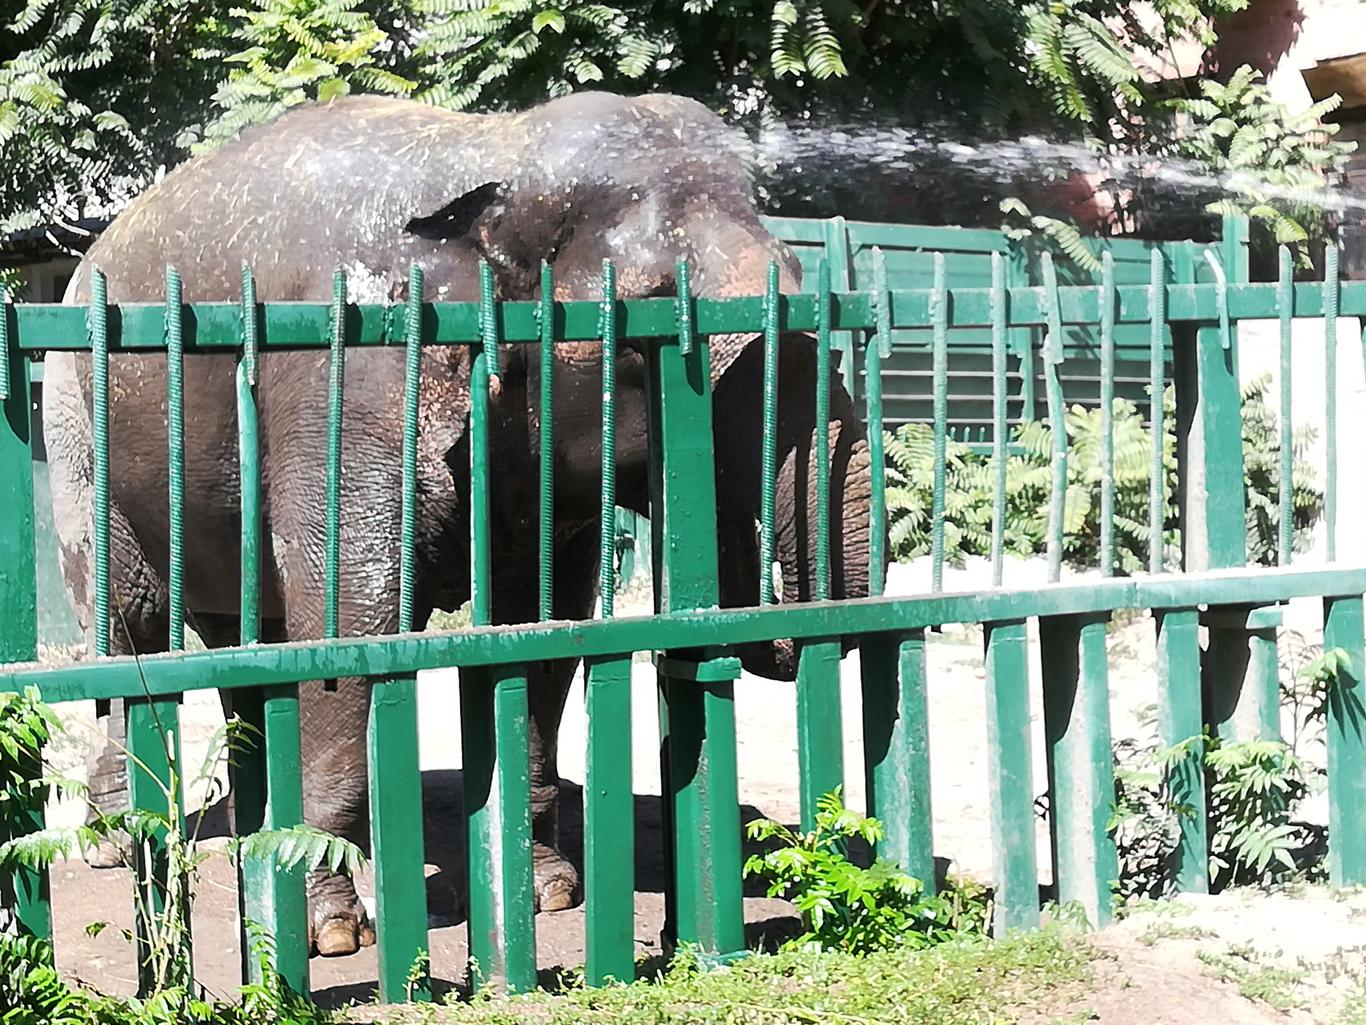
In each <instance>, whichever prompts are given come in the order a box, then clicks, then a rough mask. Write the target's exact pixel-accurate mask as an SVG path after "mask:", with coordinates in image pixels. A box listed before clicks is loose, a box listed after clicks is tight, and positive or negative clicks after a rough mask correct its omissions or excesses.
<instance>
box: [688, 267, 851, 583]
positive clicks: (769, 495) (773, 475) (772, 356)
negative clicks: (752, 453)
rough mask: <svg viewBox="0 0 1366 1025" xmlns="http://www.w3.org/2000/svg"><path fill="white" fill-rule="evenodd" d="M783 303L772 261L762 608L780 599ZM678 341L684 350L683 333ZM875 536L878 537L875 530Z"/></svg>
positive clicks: (766, 331) (761, 518)
mask: <svg viewBox="0 0 1366 1025" xmlns="http://www.w3.org/2000/svg"><path fill="white" fill-rule="evenodd" d="M780 303H781V299H780V298H779V295H778V262H777V261H776V260H770V261H769V263H768V283H767V286H766V289H765V292H764V410H763V418H764V436H763V441H762V445H763V451H762V453H761V464H760V471H759V472H760V476H761V479H760V482H759V602H760V604H762V605H772V604H773V603H774V602H776V601H777V600H778V595H777V592H776V591H775V589H774V587H773V560H774V554H773V553H774V548H775V544H776V541H775V539H776V534H775V532H774V517H775V515H776V507H775V504H774V492H775V491H776V490H777V486H778V484H777V481H778V329H779V326H780V318H781V317H782V309H781V306H780ZM681 325H682V321H681V320H680V326H681ZM679 342H680V351H681V343H682V337H681V334H680V338H679ZM870 442H871V439H870ZM877 465H878V462H877V459H876V458H874V459H873V466H874V468H875V469H874V472H876V467H877ZM876 494H877V491H876V489H874V495H876ZM874 534H875V535H876V531H875V532H874Z"/></svg>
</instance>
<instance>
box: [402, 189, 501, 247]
mask: <svg viewBox="0 0 1366 1025" xmlns="http://www.w3.org/2000/svg"><path fill="white" fill-rule="evenodd" d="M504 192H505V189H504V186H503V183H502V182H485V183H484V184H483V185H480V186H478V187H477V188H473V189H470V191H468V192H466V193H463V194H462V195H459V196H456V197H455V199H452V200H451V201H450V202H449V203H447V204H446V205H445V206H443V207H441V208H440V209H438V210H434V211H433V212H431V213H429V214H423V215H420V216H418V217H414V218H412V219H411V220H410V221H409V222H408V223H407V224H406V225H404V230H405V231H407V232H409V233H411V234H413V235H417V236H418V237H419V238H429V239H434V240H438V241H442V242H444V241H445V240H446V239H451V238H463V237H464V236H466V235H468V234H469V233H470V229H471V228H473V227H474V224H475V222H476V221H478V220H479V218H480V217H481V216H482V215H483V214H484V213H485V211H487V210H488V209H489V207H491V206H493V205H494V204H496V203H498V202H499V201H500V200H501V199H502V198H503V195H504Z"/></svg>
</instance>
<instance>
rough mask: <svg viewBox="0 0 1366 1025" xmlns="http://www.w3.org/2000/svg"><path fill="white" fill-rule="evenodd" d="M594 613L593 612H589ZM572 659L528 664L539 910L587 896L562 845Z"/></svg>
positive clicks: (568, 904)
mask: <svg viewBox="0 0 1366 1025" xmlns="http://www.w3.org/2000/svg"><path fill="white" fill-rule="evenodd" d="M590 611H591V610H590ZM576 665H577V663H576V662H574V661H573V660H570V659H566V660H561V661H557V662H540V663H537V664H535V665H533V666H530V667H528V674H527V686H528V697H529V701H530V705H531V843H532V847H531V857H532V863H533V869H534V872H535V880H536V908H537V910H539V911H564V910H565V909H566V908H572V907H574V906H575V905H576V904H578V903H579V901H580V900H581V899H582V894H581V893H580V892H579V873H578V871H577V870H576V869H575V868H574V866H573V864H572V863H571V862H570V861H569V859H568V858H566V857H565V856H564V853H563V852H562V850H561V849H560V773H559V766H558V755H559V746H560V719H561V718H562V717H563V716H564V705H565V699H566V698H567V697H568V696H569V685H570V682H571V681H572V680H573V678H574V668H575V666H576Z"/></svg>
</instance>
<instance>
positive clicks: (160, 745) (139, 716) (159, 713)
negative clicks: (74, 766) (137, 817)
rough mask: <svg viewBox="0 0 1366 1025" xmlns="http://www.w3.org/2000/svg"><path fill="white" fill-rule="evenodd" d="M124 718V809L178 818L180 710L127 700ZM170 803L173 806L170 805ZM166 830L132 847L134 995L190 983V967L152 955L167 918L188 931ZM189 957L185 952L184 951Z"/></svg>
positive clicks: (161, 942) (171, 704)
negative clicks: (160, 961) (176, 920)
mask: <svg viewBox="0 0 1366 1025" xmlns="http://www.w3.org/2000/svg"><path fill="white" fill-rule="evenodd" d="M124 708H125V710H126V714H127V717H128V719H127V726H128V730H127V744H128V803H129V807H131V808H133V809H135V810H139V811H148V812H153V813H155V814H159V815H165V816H170V814H171V813H172V811H173V810H176V809H179V810H181V811H182V812H183V805H182V803H181V798H180V795H179V793H178V791H179V789H180V768H179V767H180V710H179V702H178V699H170V700H165V699H155V700H148V699H146V698H129V699H127V702H126V704H125V705H124ZM173 802H174V803H173ZM173 828H175V829H176V831H177V833H178V834H179V836H181V837H183V836H184V831H185V824H184V819H183V818H181V819H180V821H179V822H178V823H174V824H173ZM169 839H170V837H169V835H168V832H167V830H165V829H157V830H156V831H155V834H154V835H153V836H151V837H149V838H147V839H146V840H145V841H144V842H142V843H137V842H135V843H134V844H133V873H134V885H135V887H136V898H135V902H134V919H135V925H134V932H135V934H136V937H137V943H136V950H137V960H138V993H139V995H141V996H143V997H147V996H150V995H151V994H152V993H154V992H155V991H157V990H159V989H164V988H166V987H167V986H177V985H179V986H184V985H188V984H189V982H190V978H189V975H190V970H191V966H190V963H189V959H188V958H186V959H185V961H184V962H182V963H180V964H178V965H177V964H158V963H157V955H158V954H161V956H163V957H164V956H165V955H166V953H167V944H166V942H165V939H164V938H163V937H166V936H168V935H173V933H168V932H167V931H166V930H167V929H168V928H171V929H174V926H171V925H170V924H169V917H168V916H173V917H175V918H179V919H181V920H182V922H181V924H182V926H183V927H184V928H185V929H187V930H188V929H189V925H190V923H189V912H190V909H189V905H188V901H189V894H188V892H185V891H184V890H179V889H178V890H177V892H175V893H172V891H171V890H170V889H169V888H168V884H169V883H171V882H173V880H171V879H170V876H169V865H170V862H169V859H168V853H167V843H168V840H169ZM187 953H188V951H187Z"/></svg>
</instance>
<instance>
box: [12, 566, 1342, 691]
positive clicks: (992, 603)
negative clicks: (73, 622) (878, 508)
mask: <svg viewBox="0 0 1366 1025" xmlns="http://www.w3.org/2000/svg"><path fill="white" fill-rule="evenodd" d="M1362 593H1366V568H1334V569H1318V570H1311V569H1299V568H1295V569H1290V568H1285V569H1279V568H1278V569H1265V568H1259V569H1236V570H1213V571H1210V572H1207V573H1191V574H1186V575H1179V576H1178V575H1167V576H1160V577H1143V578H1118V579H1116V578H1110V579H1104V580H1085V581H1080V582H1077V583H1060V584H1051V585H1048V586H1046V587H1041V588H1026V589H1019V590H999V591H986V592H977V593H963V594H938V595H927V596H922V597H914V598H865V599H861V600H856V601H848V600H846V601H839V602H810V603H804V604H800V605H788V606H782V605H780V606H770V607H768V608H750V609H721V610H717V609H703V610H698V611H688V612H670V613H664V614H661V615H657V616H638V617H623V618H620V619H613V620H596V621H582V622H572V623H571V622H550V623H538V624H520V625H515V626H501V627H483V628H475V629H469V630H462V631H457V632H453V633H433V634H397V635H389V636H384V637H344V638H341V639H338V640H325V641H298V642H294V643H290V644H278V645H270V646H267V647H260V646H253V647H246V648H221V649H218V650H215V651H206V652H193V653H188V654H182V653H175V654H159V655H145V656H143V657H142V658H140V659H133V658H109V659H101V660H99V661H94V662H85V663H79V664H75V665H69V666H41V667H40V666H21V665H11V666H7V667H5V668H4V669H3V670H0V689H3V690H16V691H22V690H23V689H24V688H25V687H37V688H38V689H39V691H40V693H41V695H42V697H43V700H45V701H49V702H60V701H77V700H85V699H90V698H114V697H123V696H134V695H139V694H143V695H147V696H160V695H168V694H179V693H182V692H184V691H189V690H199V689H205V688H215V687H217V688H233V687H249V686H269V685H273V684H285V683H295V682H299V681H304V680H317V679H332V678H340V677H352V676H365V677H377V676H398V675H406V674H411V673H416V672H418V671H419V670H424V669H441V668H445V667H449V666H461V667H473V666H489V665H501V664H506V663H514V662H532V661H538V660H542V659H560V658H591V657H595V656H609V655H619V654H622V653H628V652H635V651H653V650H676V649H687V648H702V647H711V646H726V647H730V646H734V645H737V644H745V643H750V642H754V641H761V640H767V639H769V638H772V637H791V638H793V639H795V640H805V639H819V638H827V637H838V636H845V635H855V634H865V633H878V632H885V631H888V630H897V631H910V630H918V629H923V628H927V627H933V626H942V625H944V624H950V623H985V622H993V621H1003V620H1013V619H1025V618H1028V617H1031V616H1054V615H1075V614H1078V613H1086V612H1105V611H1113V610H1115V609H1130V608H1155V609H1170V608H1189V607H1192V606H1197V605H1220V604H1240V605H1248V604H1269V603H1272V602H1280V601H1288V600H1289V599H1291V598H1300V597H1309V596H1321V595H1327V596H1345V595H1360V594H1362Z"/></svg>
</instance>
